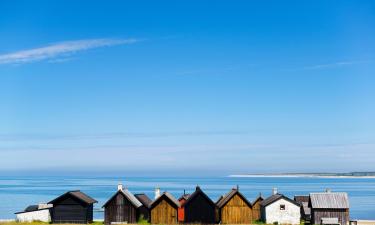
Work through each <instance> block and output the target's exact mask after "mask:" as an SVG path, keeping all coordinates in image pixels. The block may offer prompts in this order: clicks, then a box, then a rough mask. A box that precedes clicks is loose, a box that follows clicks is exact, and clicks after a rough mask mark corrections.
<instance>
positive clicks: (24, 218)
mask: <svg viewBox="0 0 375 225" xmlns="http://www.w3.org/2000/svg"><path fill="white" fill-rule="evenodd" d="M51 208H52V204H39V205H30V206H28V207H27V208H26V209H25V210H24V211H22V212H17V213H15V214H16V221H18V222H33V221H42V222H50V221H51V214H50V209H51Z"/></svg>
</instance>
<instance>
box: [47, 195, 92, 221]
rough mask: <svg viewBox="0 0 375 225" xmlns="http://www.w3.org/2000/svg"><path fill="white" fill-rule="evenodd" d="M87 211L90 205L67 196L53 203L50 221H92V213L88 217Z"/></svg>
mask: <svg viewBox="0 0 375 225" xmlns="http://www.w3.org/2000/svg"><path fill="white" fill-rule="evenodd" d="M89 211H90V205H85V204H83V203H81V202H80V201H78V200H76V199H73V198H72V197H67V198H65V199H62V200H61V201H59V202H56V203H55V204H54V206H53V208H52V210H51V219H52V223H90V222H92V214H91V218H90V215H89ZM91 213H92V205H91Z"/></svg>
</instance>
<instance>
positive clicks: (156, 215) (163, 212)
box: [151, 199, 177, 224]
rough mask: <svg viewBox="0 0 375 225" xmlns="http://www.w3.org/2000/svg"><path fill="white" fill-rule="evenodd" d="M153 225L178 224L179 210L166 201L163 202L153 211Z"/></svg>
mask: <svg viewBox="0 0 375 225" xmlns="http://www.w3.org/2000/svg"><path fill="white" fill-rule="evenodd" d="M151 223H152V224H176V223H177V209H176V208H174V207H173V206H172V205H171V204H170V203H169V202H167V201H166V200H165V199H163V200H161V201H160V202H159V203H158V204H157V205H156V206H155V207H154V208H152V209H151Z"/></svg>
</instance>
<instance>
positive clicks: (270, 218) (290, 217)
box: [262, 199, 301, 225]
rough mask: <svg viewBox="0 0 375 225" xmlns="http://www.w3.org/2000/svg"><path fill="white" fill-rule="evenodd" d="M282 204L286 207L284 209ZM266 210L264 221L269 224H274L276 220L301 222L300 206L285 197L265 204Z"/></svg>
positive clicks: (283, 222) (281, 222)
mask: <svg viewBox="0 0 375 225" xmlns="http://www.w3.org/2000/svg"><path fill="white" fill-rule="evenodd" d="M281 205H284V207H285V208H284V209H283V210H281ZM262 210H263V209H262ZM264 211H265V212H264V216H265V221H264V222H266V223H267V224H273V223H275V222H277V223H278V224H295V225H299V224H300V219H301V211H300V207H299V206H297V205H295V204H293V203H291V202H289V201H287V200H285V199H279V200H277V201H275V202H273V203H271V204H269V205H267V206H265V207H264Z"/></svg>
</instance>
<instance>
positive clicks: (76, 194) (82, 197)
mask: <svg viewBox="0 0 375 225" xmlns="http://www.w3.org/2000/svg"><path fill="white" fill-rule="evenodd" d="M67 195H70V196H73V197H74V198H76V199H78V200H80V201H82V202H84V203H86V204H94V203H97V202H98V201H96V200H95V199H93V198H91V197H90V196H88V195H86V194H85V193H83V192H81V191H79V190H77V191H68V192H66V193H64V194H63V195H60V196H59V197H57V198H55V199H54V200H52V201H50V202H48V204H54V203H55V202H58V201H59V200H60V199H62V198H63V197H65V196H67Z"/></svg>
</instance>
